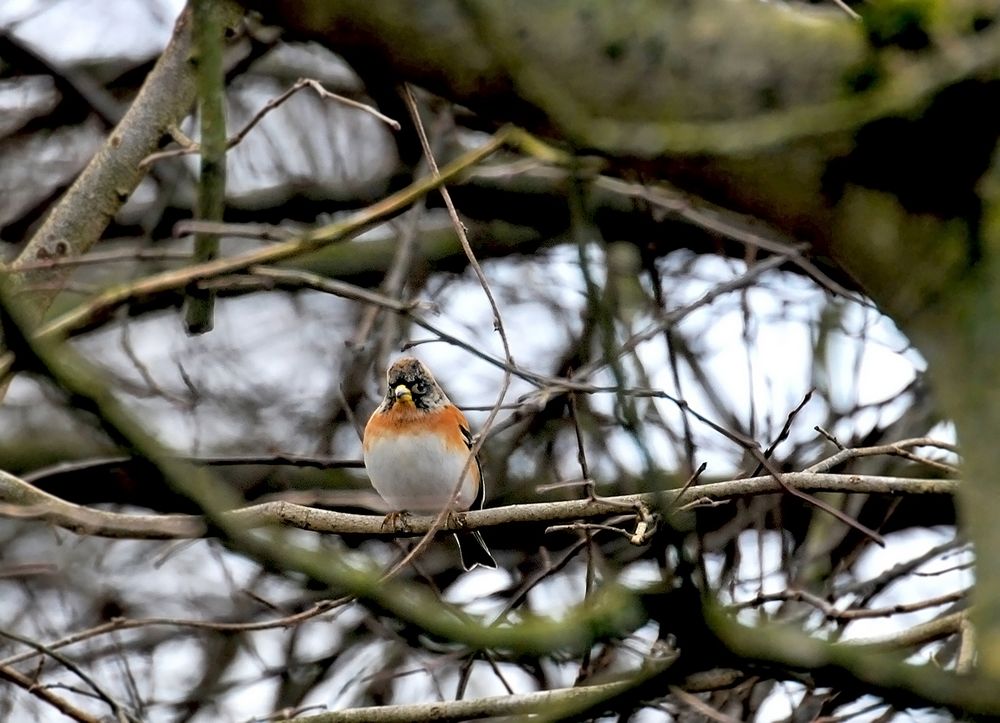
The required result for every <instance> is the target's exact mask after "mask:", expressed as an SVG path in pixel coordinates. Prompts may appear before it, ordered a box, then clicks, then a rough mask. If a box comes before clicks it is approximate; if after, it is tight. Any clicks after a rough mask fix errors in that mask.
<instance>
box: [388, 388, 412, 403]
mask: <svg viewBox="0 0 1000 723" xmlns="http://www.w3.org/2000/svg"><path fill="white" fill-rule="evenodd" d="M392 393H393V394H394V395H395V396H396V399H398V400H402V401H404V402H412V401H413V393H412V392H410V388H409V387H408V386H406V385H405V384H399V385H397V386H396V388H395V389H393V390H392Z"/></svg>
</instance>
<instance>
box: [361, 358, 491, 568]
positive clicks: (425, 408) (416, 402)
mask: <svg viewBox="0 0 1000 723" xmlns="http://www.w3.org/2000/svg"><path fill="white" fill-rule="evenodd" d="M386 381H387V383H388V385H387V387H386V393H385V398H384V399H383V400H382V403H381V404H380V405H379V406H378V408H377V409H376V410H375V411H374V412H373V413H372V416H371V418H370V419H369V420H368V424H367V425H366V426H365V435H364V442H363V446H364V456H365V468H366V469H367V470H368V477H369V478H370V479H371V481H372V486H373V487H374V488H375V491H376V492H378V493H379V495H381V496H382V499H384V500H385V501H386V502H387V503H388V504H389V506H390V507H391V508H392V509H393V510H396V511H403V510H405V511H408V512H421V513H426V514H433V513H438V512H440V511H441V510H443V509H445V508H446V507H451V508H453V509H455V510H468V509H481V508H482V506H483V502H484V501H485V499H486V490H485V487H484V485H483V472H482V468H481V467H480V466H479V460H478V459H476V460H475V461H474V463H473V464H472V465H471V466H470V467H469V469H468V470H467V471H466V472H465V476H464V477H463V479H462V486H461V490H460V491H459V493H458V496H457V498H456V499H454V500H453V499H452V497H453V493H454V492H455V488H456V485H458V478H459V475H461V474H462V472H463V470H465V467H466V463H467V462H468V459H469V450H471V449H472V431H471V430H470V429H469V422H468V421H467V420H466V419H465V415H464V414H462V412H461V411H459V409H458V407H456V406H455V405H454V404H452V403H451V401H450V400H449V399H448V397H447V395H446V394H445V393H444V391H442V389H441V387H440V386H438V383H437V381H435V379H434V376H433V375H432V374H431V372H430V370H429V369H428V368H427V367H426V366H424V364H423V363H422V362H421V361H420V360H419V359H415V358H413V357H403V358H402V359H397V360H396V361H395V362H393V364H392V366H390V367H389V369H388V371H387V372H386ZM455 539H456V540H457V541H458V549H459V552H460V554H461V556H462V567H463V568H464V569H466V570H471V569H472V568H474V567H476V566H477V565H482V566H484V567H496V566H497V563H496V560H494V559H493V555H491V554H490V550H489V548H488V547H486V543H485V542H484V541H483V536H482V535H480V534H479V532H478V531H476V530H473V531H471V532H467V533H463V534H461V535H458V534H456V535H455Z"/></svg>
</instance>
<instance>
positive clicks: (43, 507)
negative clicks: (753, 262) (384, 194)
mask: <svg viewBox="0 0 1000 723" xmlns="http://www.w3.org/2000/svg"><path fill="white" fill-rule="evenodd" d="M782 480H783V481H784V483H785V484H787V485H789V486H790V487H794V488H795V489H798V490H802V491H808V492H843V493H854V494H885V495H914V494H916V495H922V494H953V493H954V491H955V489H956V488H957V486H958V482H957V481H955V480H944V479H936V480H935V479H907V478H895V477H873V476H861V475H840V474H814V473H808V472H797V473H789V474H785V475H782ZM781 492H782V489H781V487H780V485H779V484H778V482H777V481H775V480H774V479H773V478H771V477H755V478H752V479H737V480H730V481H726V482H714V483H711V484H705V485H700V486H697V487H690V488H688V489H686V490H684V491H683V492H682V493H681V494H679V495H678V494H677V491H676V490H672V491H666V492H663V493H661V494H655V493H654V494H643V495H622V496H617V497H602V498H598V499H593V500H588V499H581V500H565V501H559V502H537V503H533V504H520V505H509V506H507V507H492V508H489V509H485V510H476V511H473V512H464V513H457V514H456V515H454V516H453V518H452V519H450V520H448V521H447V522H446V523H445V524H444V525H442V526H440V530H441V531H442V532H449V531H455V532H460V531H462V530H481V529H485V528H490V527H503V526H505V525H512V524H531V523H534V524H558V523H568V522H573V521H575V520H581V519H593V518H600V517H607V516H608V515H619V514H622V513H623V512H628V511H629V510H635V511H638V510H639V509H640V508H641V507H645V508H647V509H657V508H661V507H662V508H664V509H684V508H697V507H698V506H699V505H701V504H711V503H714V502H718V501H722V500H729V499H733V498H736V497H745V496H753V495H762V494H780V493H781ZM0 500H2V501H3V502H6V503H7V504H6V505H5V506H3V507H0V517H15V518H31V519H39V520H44V521H46V522H48V523H50V524H54V525H58V526H60V527H64V528H66V529H68V530H71V531H73V532H76V533H78V534H82V535H95V536H98V537H114V538H119V537H125V538H136V539H174V538H191V537H202V536H204V535H205V534H206V532H207V527H206V525H205V522H204V520H203V518H202V517H201V516H199V515H138V514H127V513H121V512H107V511H104V510H95V509H91V508H89V507H84V506H80V505H75V504H72V503H70V502H66V501H65V500H62V499H59V498H58V497H55V496H53V495H50V494H48V493H46V492H43V491H41V490H39V489H37V488H36V487H34V486H32V485H30V484H28V483H27V482H24V481H23V480H20V479H18V478H17V477H14V476H13V475H9V474H7V473H4V472H0ZM225 517H226V519H227V520H228V522H229V523H231V524H233V525H236V526H238V527H239V528H241V529H244V530H246V529H252V528H260V527H267V526H270V525H275V524H282V525H287V526H289V527H295V528H298V529H302V530H310V531H312V532H320V533H334V534H342V535H365V536H367V537H382V538H390V537H397V536H416V535H423V534H426V533H427V532H428V531H429V530H430V529H431V528H432V526H433V524H434V519H435V518H434V516H430V515H420V516H412V517H407V518H406V526H405V529H403V530H392V529H389V528H387V527H386V525H385V519H384V518H383V517H382V516H381V515H357V514H350V513H346V512H336V511H334V510H323V509H318V508H315V507H307V506H305V505H298V504H293V503H291V502H280V501H278V502H264V503H261V504H257V505H252V506H249V507H244V508H241V509H238V510H233V511H231V512H227V513H225Z"/></svg>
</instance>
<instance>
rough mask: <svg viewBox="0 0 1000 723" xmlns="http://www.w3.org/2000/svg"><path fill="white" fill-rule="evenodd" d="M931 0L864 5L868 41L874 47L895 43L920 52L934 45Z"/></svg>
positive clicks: (892, 0)
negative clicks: (931, 29)
mask: <svg viewBox="0 0 1000 723" xmlns="http://www.w3.org/2000/svg"><path fill="white" fill-rule="evenodd" d="M932 9H933V3H932V2H931V1H930V0H890V1H889V2H876V3H866V4H865V5H864V6H863V7H862V11H861V18H862V21H863V22H864V27H865V32H866V33H867V35H868V42H869V43H870V44H871V45H872V47H874V48H885V47H889V46H895V47H898V48H901V49H903V50H909V51H919V50H923V49H925V48H927V47H928V46H929V45H930V44H931V35H932V33H931V31H930V28H931V24H932V23H931V11H932Z"/></svg>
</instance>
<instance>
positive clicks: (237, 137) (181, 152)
mask: <svg viewBox="0 0 1000 723" xmlns="http://www.w3.org/2000/svg"><path fill="white" fill-rule="evenodd" d="M303 88H311V89H312V90H314V91H316V93H317V94H318V95H319V96H320V97H321V98H331V99H333V100H336V101H339V102H340V103H343V104H344V105H346V106H349V107H351V108H355V109H357V110H360V111H364V112H365V113H368V114H370V115H372V116H374V117H375V118H378V119H379V120H380V121H382V122H383V123H385V124H386V125H387V126H389V127H390V128H392V129H393V130H394V131H398V130H399V129H400V125H399V121H396V120H393V119H392V118H390V117H389V116H387V115H385V114H383V113H380V112H379V111H378V110H376V109H375V108H374V107H373V106H370V105H368V104H367V103H361V102H359V101H356V100H353V99H351V98H347V97H346V96H343V95H339V94H337V93H333V92H331V91H329V90H327V89H326V88H324V87H323V84H322V83H320V82H319V81H318V80H313V79H312V78H299V79H298V80H297V81H295V83H294V84H293V85H292V86H291V87H290V88H288V90H286V91H284V92H283V93H281V94H280V95H278V96H275V97H274V98H271V100H269V101H267V103H265V104H264V105H263V107H261V109H260V110H258V111H257V112H256V113H254V115H253V117H252V118H251V119H250V120H249V121H247V123H246V125H244V126H243V127H242V128H240V130H238V131H237V132H236V133H235V134H234V135H233V136H232V137H230V138H229V139H228V140H227V141H226V148H227V149H229V148H232V147H234V146H237V145H239V144H240V143H242V142H243V139H244V138H246V137H247V135H249V133H250V131H252V130H253V129H254V128H255V127H256V126H257V124H258V123H260V122H261V121H262V120H264V116H266V115H267V114H268V113H270V112H271V111H273V110H274V109H276V108H278V107H279V106H281V105H282V104H283V103H285V101H287V100H288V99H289V98H291V97H292V96H293V95H295V94H296V93H298V92H299V91H300V90H302V89H303ZM200 150H201V148H200V146H199V145H198V144H197V143H185V144H183V146H182V147H181V148H170V149H168V150H165V151H158V152H156V153H151V154H149V155H148V156H146V157H145V158H144V159H142V161H141V162H140V164H139V166H140V168H145V167H146V166H149V165H150V164H153V163H156V162H157V161H162V160H164V159H166V158H177V157H178V156H187V155H190V154H192V153H198V152H200Z"/></svg>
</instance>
